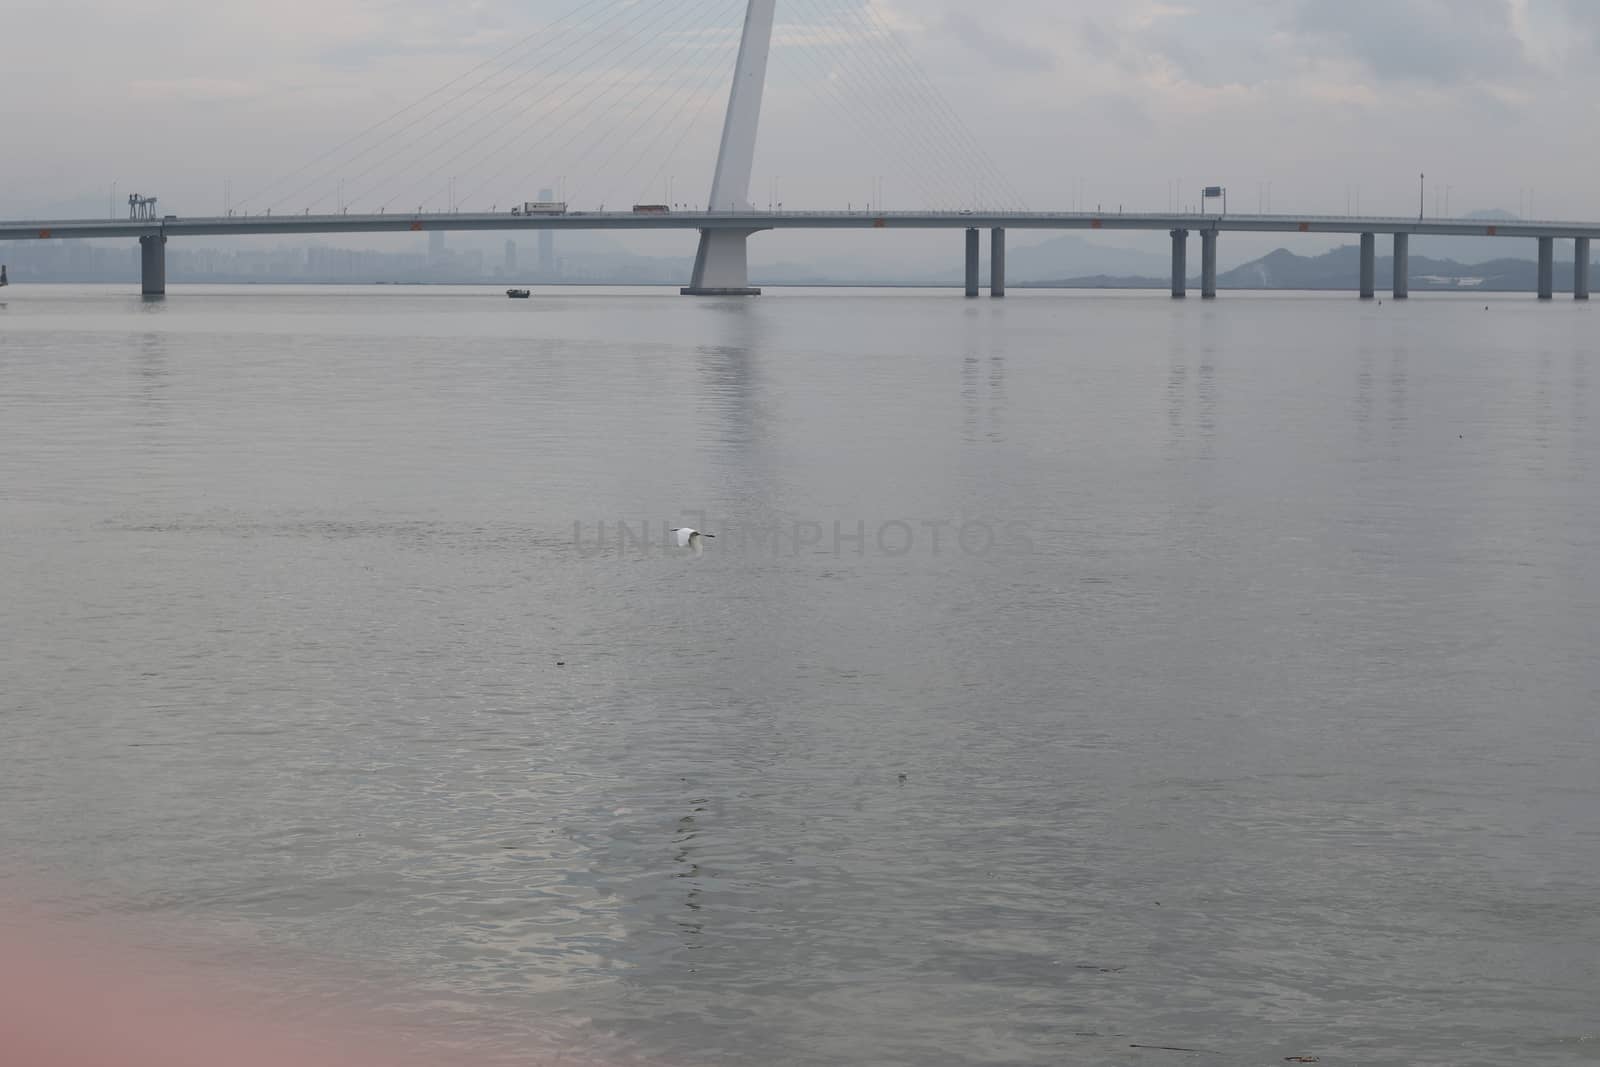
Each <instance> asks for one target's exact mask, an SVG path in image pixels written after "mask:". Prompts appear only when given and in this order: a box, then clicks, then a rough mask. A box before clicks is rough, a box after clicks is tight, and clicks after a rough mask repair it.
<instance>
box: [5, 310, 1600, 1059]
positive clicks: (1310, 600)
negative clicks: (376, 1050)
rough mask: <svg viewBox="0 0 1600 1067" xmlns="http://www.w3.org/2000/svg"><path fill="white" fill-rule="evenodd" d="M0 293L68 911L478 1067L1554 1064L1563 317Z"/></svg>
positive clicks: (39, 713) (1590, 974)
mask: <svg viewBox="0 0 1600 1067" xmlns="http://www.w3.org/2000/svg"><path fill="white" fill-rule="evenodd" d="M0 295H3V299H0V629H3V633H4V644H3V648H4V651H3V652H0V658H3V660H4V690H3V696H0V701H3V703H0V864H3V865H4V869H6V870H9V871H11V872H13V873H17V872H25V873H26V874H27V876H28V878H29V879H31V880H32V881H33V882H34V883H35V884H50V885H53V886H55V887H56V891H57V892H58V893H60V894H61V899H59V900H58V901H57V902H56V903H57V904H58V905H59V906H61V907H63V908H73V909H78V910H80V911H93V912H98V913H102V914H111V915H117V916H123V917H128V918H131V919H137V920H141V921H144V920H149V921H159V922H168V921H171V922H174V923H181V924H186V925H187V926H188V927H189V928H191V929H214V930H215V931H217V934H216V936H217V938H218V941H217V942H216V943H217V944H218V945H223V944H226V945H232V946H234V947H233V948H215V949H213V951H215V952H218V953H220V954H222V955H223V956H224V957H226V955H227V953H229V952H239V953H247V952H249V951H250V946H270V948H271V950H272V951H274V952H281V953H284V954H285V955H286V956H287V957H288V958H290V959H304V960H306V961H307V962H306V964H305V966H307V967H308V968H309V967H311V966H313V964H312V963H311V962H310V961H312V960H316V961H320V962H318V963H317V964H316V966H321V965H322V964H324V963H332V964H335V965H337V966H338V967H340V968H345V969H347V970H349V969H355V970H358V971H360V972H361V973H365V974H368V975H369V976H371V980H372V981H373V982H374V983H375V984H378V985H379V986H380V987H381V988H384V989H386V990H388V991H389V992H390V994H391V995H392V996H393V998H394V1001H395V1003H397V1004H408V1005H412V1006H414V1007H415V1009H416V1010H417V1011H419V1012H423V1013H424V1014H425V1013H426V1012H427V1011H428V1010H430V1009H429V1007H428V1006H429V1005H434V1006H438V1005H448V1006H449V1011H450V1012H451V1013H452V1014H453V1015H454V1016H458V1017H459V1016H465V1017H466V1018H467V1019H468V1021H469V1022H471V1023H472V1024H473V1027H472V1028H473V1032H474V1033H476V1034H478V1035H479V1038H478V1039H479V1040H481V1041H482V1043H483V1045H482V1047H483V1048H484V1050H485V1053H486V1054H488V1053H489V1052H491V1051H500V1052H504V1051H507V1050H516V1049H517V1048H518V1047H519V1046H521V1045H522V1043H524V1042H528V1043H529V1047H532V1042H533V1041H534V1035H538V1034H540V1033H549V1032H551V1031H553V1030H554V1031H558V1032H560V1033H562V1034H564V1035H567V1036H566V1037H564V1038H563V1040H571V1041H574V1042H576V1043H578V1044H583V1043H586V1042H589V1041H590V1040H592V1041H593V1042H595V1043H597V1044H601V1043H603V1044H604V1045H605V1047H611V1048H614V1049H616V1050H617V1051H618V1053H619V1054H622V1053H627V1054H630V1055H638V1056H641V1057H644V1058H647V1059H649V1060H650V1061H651V1062H655V1063H661V1064H667V1065H671V1064H691V1063H696V1064H698V1063H729V1064H731V1063H763V1062H764V1063H792V1064H832V1063H872V1064H934V1063H938V1064H946V1063H948V1064H1001V1063H1004V1064H1058V1063H1064V1062H1081V1063H1098V1062H1129V1063H1135V1062H1137V1063H1145V1062H1150V1063H1158V1064H1159V1063H1165V1062H1190V1061H1197V1062H1202V1061H1203V1062H1227V1063H1240V1064H1256V1063H1259V1064H1267V1063H1279V1062H1282V1060H1283V1058H1284V1057H1286V1056H1296V1055H1317V1056H1320V1057H1321V1060H1322V1062H1323V1063H1325V1064H1339V1063H1362V1064H1439V1065H1445V1064H1451V1065H1455V1064H1477V1063H1482V1064H1505V1063H1519V1064H1534V1063H1540V1064H1544V1063H1550V1064H1557V1063H1560V1064H1566V1063H1585V1062H1597V1061H1600V908H1597V902H1600V895H1597V894H1600V890H1597V885H1600V761H1597V758H1596V756H1597V752H1600V748H1597V742H1600V725H1597V709H1600V666H1597V663H1596V658H1595V647H1596V639H1597V635H1600V567H1597V565H1596V560H1597V551H1600V492H1597V490H1600V477H1597V469H1600V423H1597V421H1596V415H1597V410H1596V409H1597V405H1600V396H1597V388H1596V386H1597V383H1596V381H1595V375H1596V369H1595V367H1594V361H1595V352H1596V344H1595V340H1594V339H1595V337H1596V336H1597V334H1596V328H1597V325H1600V319H1597V318H1596V315H1597V314H1600V309H1592V308H1589V307H1586V306H1575V305H1574V304H1573V303H1572V302H1570V301H1566V302H1563V301H1557V302H1555V303H1554V304H1552V305H1550V306H1542V307H1541V306H1538V305H1537V304H1536V303H1535V302H1533V301H1532V300H1530V299H1526V298H1513V297H1493V298H1490V299H1489V306H1488V309H1487V310H1486V309H1485V307H1484V303H1483V300H1484V298H1483V297H1477V298H1475V299H1472V298H1468V299H1454V298H1448V297H1440V296H1435V295H1431V294H1430V295H1426V296H1421V297H1418V298H1417V299H1414V300H1412V301H1410V302H1409V303H1406V304H1397V303H1395V302H1392V301H1387V300H1386V301H1384V303H1383V304H1382V305H1381V306H1380V305H1377V304H1367V305H1362V304H1359V303H1358V302H1357V301H1355V300H1354V299H1351V298H1350V297H1349V296H1347V295H1342V294H1341V295H1320V296H1310V295H1274V296H1267V295H1254V296H1252V295H1243V294H1234V293H1229V294H1225V295H1224V298H1223V299H1221V300H1219V301H1217V302H1215V303H1202V302H1201V301H1198V300H1191V301H1188V302H1182V303H1174V302H1171V301H1169V300H1167V299H1165V298H1164V297H1162V296H1159V295H1155V294H1107V293H1095V294H1088V293H1077V294H1064V293H1041V292H1028V293H1017V294H1014V296H1013V297H1012V298H1011V299H1008V300H1006V301H1004V302H998V301H990V300H987V299H984V300H982V301H964V300H962V299H960V298H959V297H957V296H955V295H953V294H950V293H935V292H876V293H863V292H852V291H795V290H788V291H785V290H777V291H773V292H770V293H769V294H768V295H767V296H765V297H763V298H761V299H759V300H746V301H694V300H685V299H681V298H679V297H677V296H676V295H669V294H668V293H667V292H665V291H644V290H633V291H626V290H617V291H601V290H548V291H543V292H540V293H538V294H536V296H535V298H534V299H533V300H530V301H526V302H523V301H515V302H513V301H508V300H506V299H505V298H504V296H503V295H501V294H500V293H499V292H498V291H489V290H464V289H424V288H390V287H385V288H374V289H335V288H328V289H312V288H307V289H288V288H259V289H257V288H233V289H230V288H177V289H175V290H174V291H173V294H172V295H171V296H170V297H169V298H167V299H166V300H165V301H161V302H144V301H142V300H140V299H139V298H138V297H137V296H135V295H132V294H130V293H129V292H128V290H127V288H126V287H115V288H66V287H61V288H24V287H20V286H14V287H13V288H12V289H10V290H7V291H5V293H4V294H0ZM683 523H688V524H690V525H694V526H697V527H699V528H701V529H703V530H707V531H709V532H712V533H716V534H718V535H719V536H718V537H717V539H716V540H714V541H710V542H707V550H706V551H705V552H704V554H703V555H699V556H694V555H690V554H685V553H677V552H668V551H666V550H664V549H663V548H662V533H661V531H662V529H663V526H664V525H671V526H675V525H679V524H683ZM601 524H604V526H603V527H602V525H601ZM624 530H625V532H624ZM1134 1045H1147V1046H1170V1047H1176V1048H1183V1049H1198V1050H1203V1051H1200V1052H1188V1053H1185V1052H1177V1051H1158V1050H1152V1049H1139V1048H1132V1047H1130V1046H1134Z"/></svg>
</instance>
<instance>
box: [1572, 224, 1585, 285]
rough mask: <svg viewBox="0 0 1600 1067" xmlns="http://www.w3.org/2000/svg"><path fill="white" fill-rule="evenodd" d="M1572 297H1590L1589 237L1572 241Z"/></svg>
mask: <svg viewBox="0 0 1600 1067" xmlns="http://www.w3.org/2000/svg"><path fill="white" fill-rule="evenodd" d="M1572 299H1574V300H1587V299H1589V239H1588V238H1587V237H1578V238H1574V239H1573V242H1572Z"/></svg>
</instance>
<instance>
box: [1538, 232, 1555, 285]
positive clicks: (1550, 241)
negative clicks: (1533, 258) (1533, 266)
mask: <svg viewBox="0 0 1600 1067" xmlns="http://www.w3.org/2000/svg"><path fill="white" fill-rule="evenodd" d="M1555 290H1556V239H1555V238H1554V237H1541V238H1539V299H1540V300H1549V299H1551V298H1552V297H1554V296H1555Z"/></svg>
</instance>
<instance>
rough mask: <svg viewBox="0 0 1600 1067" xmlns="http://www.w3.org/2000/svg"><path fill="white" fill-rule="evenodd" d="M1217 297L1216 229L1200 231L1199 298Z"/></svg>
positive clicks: (1212, 298) (1209, 298) (1210, 298)
mask: <svg viewBox="0 0 1600 1067" xmlns="http://www.w3.org/2000/svg"><path fill="white" fill-rule="evenodd" d="M1216 298H1217V231H1216V230H1201V231H1200V299H1201V300H1215V299H1216Z"/></svg>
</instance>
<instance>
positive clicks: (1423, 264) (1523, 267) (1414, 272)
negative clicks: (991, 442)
mask: <svg viewBox="0 0 1600 1067" xmlns="http://www.w3.org/2000/svg"><path fill="white" fill-rule="evenodd" d="M1486 240H1504V239H1503V238H1486ZM1502 247H1503V246H1502ZM1360 274H1361V249H1360V248H1359V246H1357V245H1344V246H1341V247H1339V248H1335V249H1334V250H1333V251H1331V252H1325V253H1323V254H1322V255H1320V256H1298V255H1295V254H1294V253H1293V252H1290V251H1289V250H1288V249H1285V248H1280V249H1277V250H1276V251H1273V252H1269V253H1268V254H1267V255H1264V256H1262V257H1261V258H1260V259H1256V260H1252V261H1251V262H1249V263H1246V264H1244V265H1243V266H1240V267H1235V268H1234V269H1233V270H1230V271H1226V272H1224V273H1221V274H1218V275H1217V288H1219V289H1354V288H1356V286H1357V285H1358V284H1359V279H1360ZM1409 274H1410V280H1411V288H1412V289H1419V290H1465V291H1479V292H1532V291H1534V289H1536V288H1537V286H1538V265H1537V264H1536V263H1535V262H1534V261H1533V260H1526V259H1505V258H1502V259H1491V260H1489V261H1488V262H1485V263H1461V262H1459V261H1457V260H1453V259H1433V258H1431V257H1429V256H1421V255H1415V254H1413V255H1412V256H1411V269H1410V271H1409ZM1571 277H1572V260H1571V258H1570V253H1569V258H1568V259H1567V261H1566V262H1564V263H1562V262H1558V263H1557V264H1556V285H1557V287H1558V288H1560V287H1561V286H1562V285H1563V284H1564V283H1570V280H1571ZM1017 284H1020V285H1023V286H1037V287H1040V288H1064V289H1111V288H1116V289H1164V288H1166V287H1167V286H1168V285H1169V284H1171V278H1170V277H1169V276H1167V275H1165V274H1161V275H1156V276H1149V275H1107V274H1093V275H1085V276H1081V277H1074V278H1061V279H1056V280H1052V281H1045V282H1021V283H1017ZM1199 284H1200V283H1199V279H1198V276H1197V275H1196V276H1191V278H1190V279H1189V285H1190V286H1191V287H1193V288H1198V287H1199ZM1393 284H1394V260H1393V258H1391V257H1388V256H1380V257H1378V260H1377V287H1378V288H1379V289H1380V290H1382V289H1388V288H1391V287H1392V286H1393Z"/></svg>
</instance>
